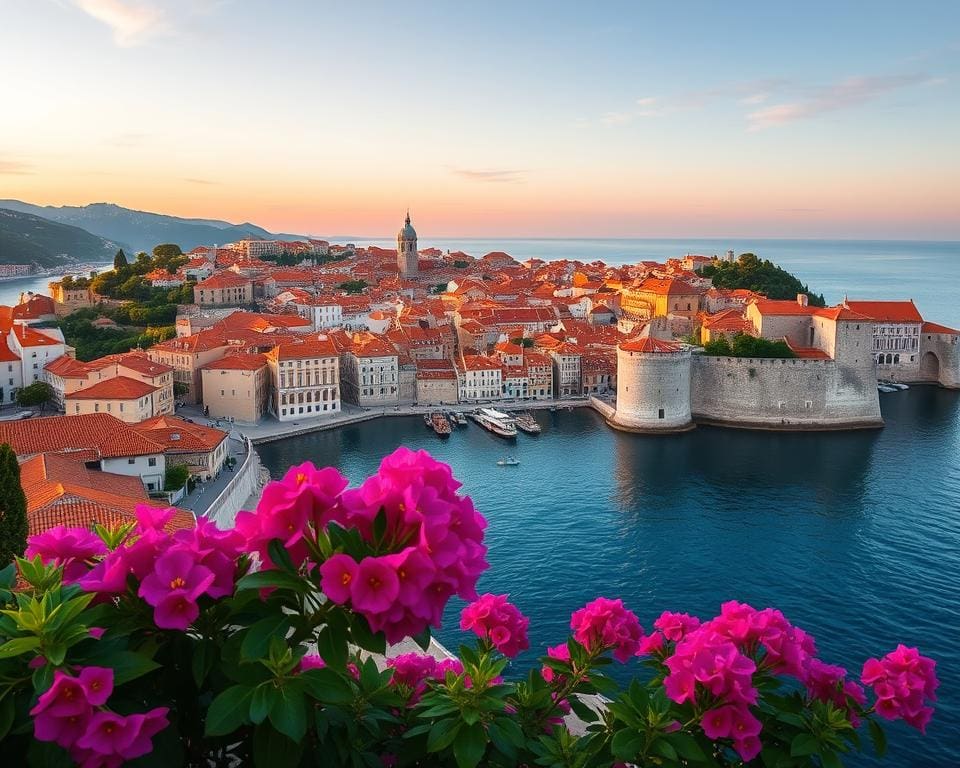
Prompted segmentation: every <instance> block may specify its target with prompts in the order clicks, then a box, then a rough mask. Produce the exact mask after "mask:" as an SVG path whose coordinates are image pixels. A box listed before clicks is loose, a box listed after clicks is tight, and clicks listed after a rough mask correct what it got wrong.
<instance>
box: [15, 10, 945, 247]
mask: <svg viewBox="0 0 960 768" xmlns="http://www.w3.org/2000/svg"><path fill="white" fill-rule="evenodd" d="M0 14H2V20H3V23H2V24H0V58H2V61H3V75H2V77H0V105H2V107H0V109H2V117H0V198H4V197H14V198H19V199H22V200H26V201H29V202H34V203H41V204H57V205H59V204H71V205H79V204H85V203H90V202H100V201H108V202H115V203H118V204H120V205H124V206H128V207H131V208H139V209H142V210H152V211H159V212H163V213H170V214H176V215H181V216H196V217H204V218H223V219H227V220H230V221H237V222H239V221H253V222H256V223H258V224H260V225H262V226H265V227H267V228H270V229H272V230H274V231H285V232H297V233H309V234H318V235H335V234H344V235H345V234H351V235H357V236H360V235H367V236H378V235H390V234H392V233H393V232H395V231H396V230H397V228H398V225H399V223H400V220H401V219H402V216H403V211H404V209H405V208H406V207H407V206H408V205H409V206H410V209H411V211H412V213H413V216H414V222H415V224H416V225H417V228H418V230H419V231H420V233H421V238H422V239H424V240H425V241H426V240H429V235H430V234H433V235H435V236H446V237H449V236H477V237H496V236H504V237H510V236H513V237H522V236H557V237H562V236H592V237H628V236H638V237H642V236H651V237H697V236H704V237H706V236H749V237H861V238H917V239H960V3H958V2H955V1H954V0H942V2H924V1H923V0H912V2H909V3H907V2H903V1H902V0H898V1H897V2H885V1H884V0H870V2H854V1H853V0H851V1H849V2H844V1H843V0H832V1H831V2H811V1H807V2H802V3H785V2H784V3H781V2H769V0H763V1H761V2H746V1H745V0H738V1H737V2H714V1H711V2H667V0H664V1H663V2H650V3H641V2H624V3H617V2H597V3H587V2H570V3H567V2H556V1H554V2H532V1H529V2H518V1H517V0H510V1H509V2H500V1H498V0H493V1H490V0H488V1H487V2H478V3H460V2H446V1H445V0H443V1H441V0H437V1H436V2H417V1H416V0H407V1H405V2H373V0H363V1H362V2H357V1H354V2H347V1H346V0H343V1H336V2H334V1H333V0H329V1H328V0H312V1H311V2H294V1H293V0H284V1H282V2H281V1H280V0H233V1H232V2H228V1H223V2H217V1H216V0H0Z"/></svg>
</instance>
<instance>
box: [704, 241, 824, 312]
mask: <svg viewBox="0 0 960 768" xmlns="http://www.w3.org/2000/svg"><path fill="white" fill-rule="evenodd" d="M701 274H702V275H703V276H704V277H709V278H710V279H711V280H713V284H714V286H716V287H717V288H728V289H734V288H746V289H747V290H750V291H756V292H757V293H762V294H763V295H764V296H766V297H767V298H770V299H795V298H796V296H797V294H798V293H805V294H807V296H808V298H809V301H810V304H812V305H813V306H817V307H824V306H826V301H825V300H824V298H823V294H820V295H817V294H813V293H810V289H809V288H807V286H806V285H804V284H803V283H801V282H800V281H799V280H798V279H797V278H796V277H794V276H793V275H791V274H790V273H789V272H787V271H786V270H784V269H781V268H780V267H778V266H777V265H776V264H774V263H773V262H772V261H769V260H767V259H765V260H763V261H761V260H760V259H758V258H757V257H756V256H755V255H754V254H752V253H742V254H740V257H739V258H738V259H737V260H736V261H734V262H726V261H715V262H713V263H711V264H708V265H707V266H705V267H704V268H703V269H702V270H701Z"/></svg>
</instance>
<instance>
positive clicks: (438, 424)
mask: <svg viewBox="0 0 960 768" xmlns="http://www.w3.org/2000/svg"><path fill="white" fill-rule="evenodd" d="M430 426H431V427H433V431H434V432H436V433H437V434H438V435H440V437H450V433H451V432H453V430H452V429H451V428H450V422H448V421H447V418H446V416H444V415H443V414H442V413H440V412H439V411H437V412H436V413H431V414H430Z"/></svg>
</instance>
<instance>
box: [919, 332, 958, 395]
mask: <svg viewBox="0 0 960 768" xmlns="http://www.w3.org/2000/svg"><path fill="white" fill-rule="evenodd" d="M919 357H920V379H921V380H922V381H934V382H937V383H939V384H940V386H942V387H947V388H948V389H960V336H956V335H954V334H950V333H929V332H928V333H921V334H920V355H919ZM934 360H936V363H934Z"/></svg>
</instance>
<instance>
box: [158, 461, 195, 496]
mask: <svg viewBox="0 0 960 768" xmlns="http://www.w3.org/2000/svg"><path fill="white" fill-rule="evenodd" d="M189 477H190V470H189V469H187V467H186V465H184V464H173V465H171V466H169V467H167V472H166V474H165V475H164V478H163V490H165V491H179V490H180V489H181V488H183V486H185V485H186V484H187V479H188V478H189Z"/></svg>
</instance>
